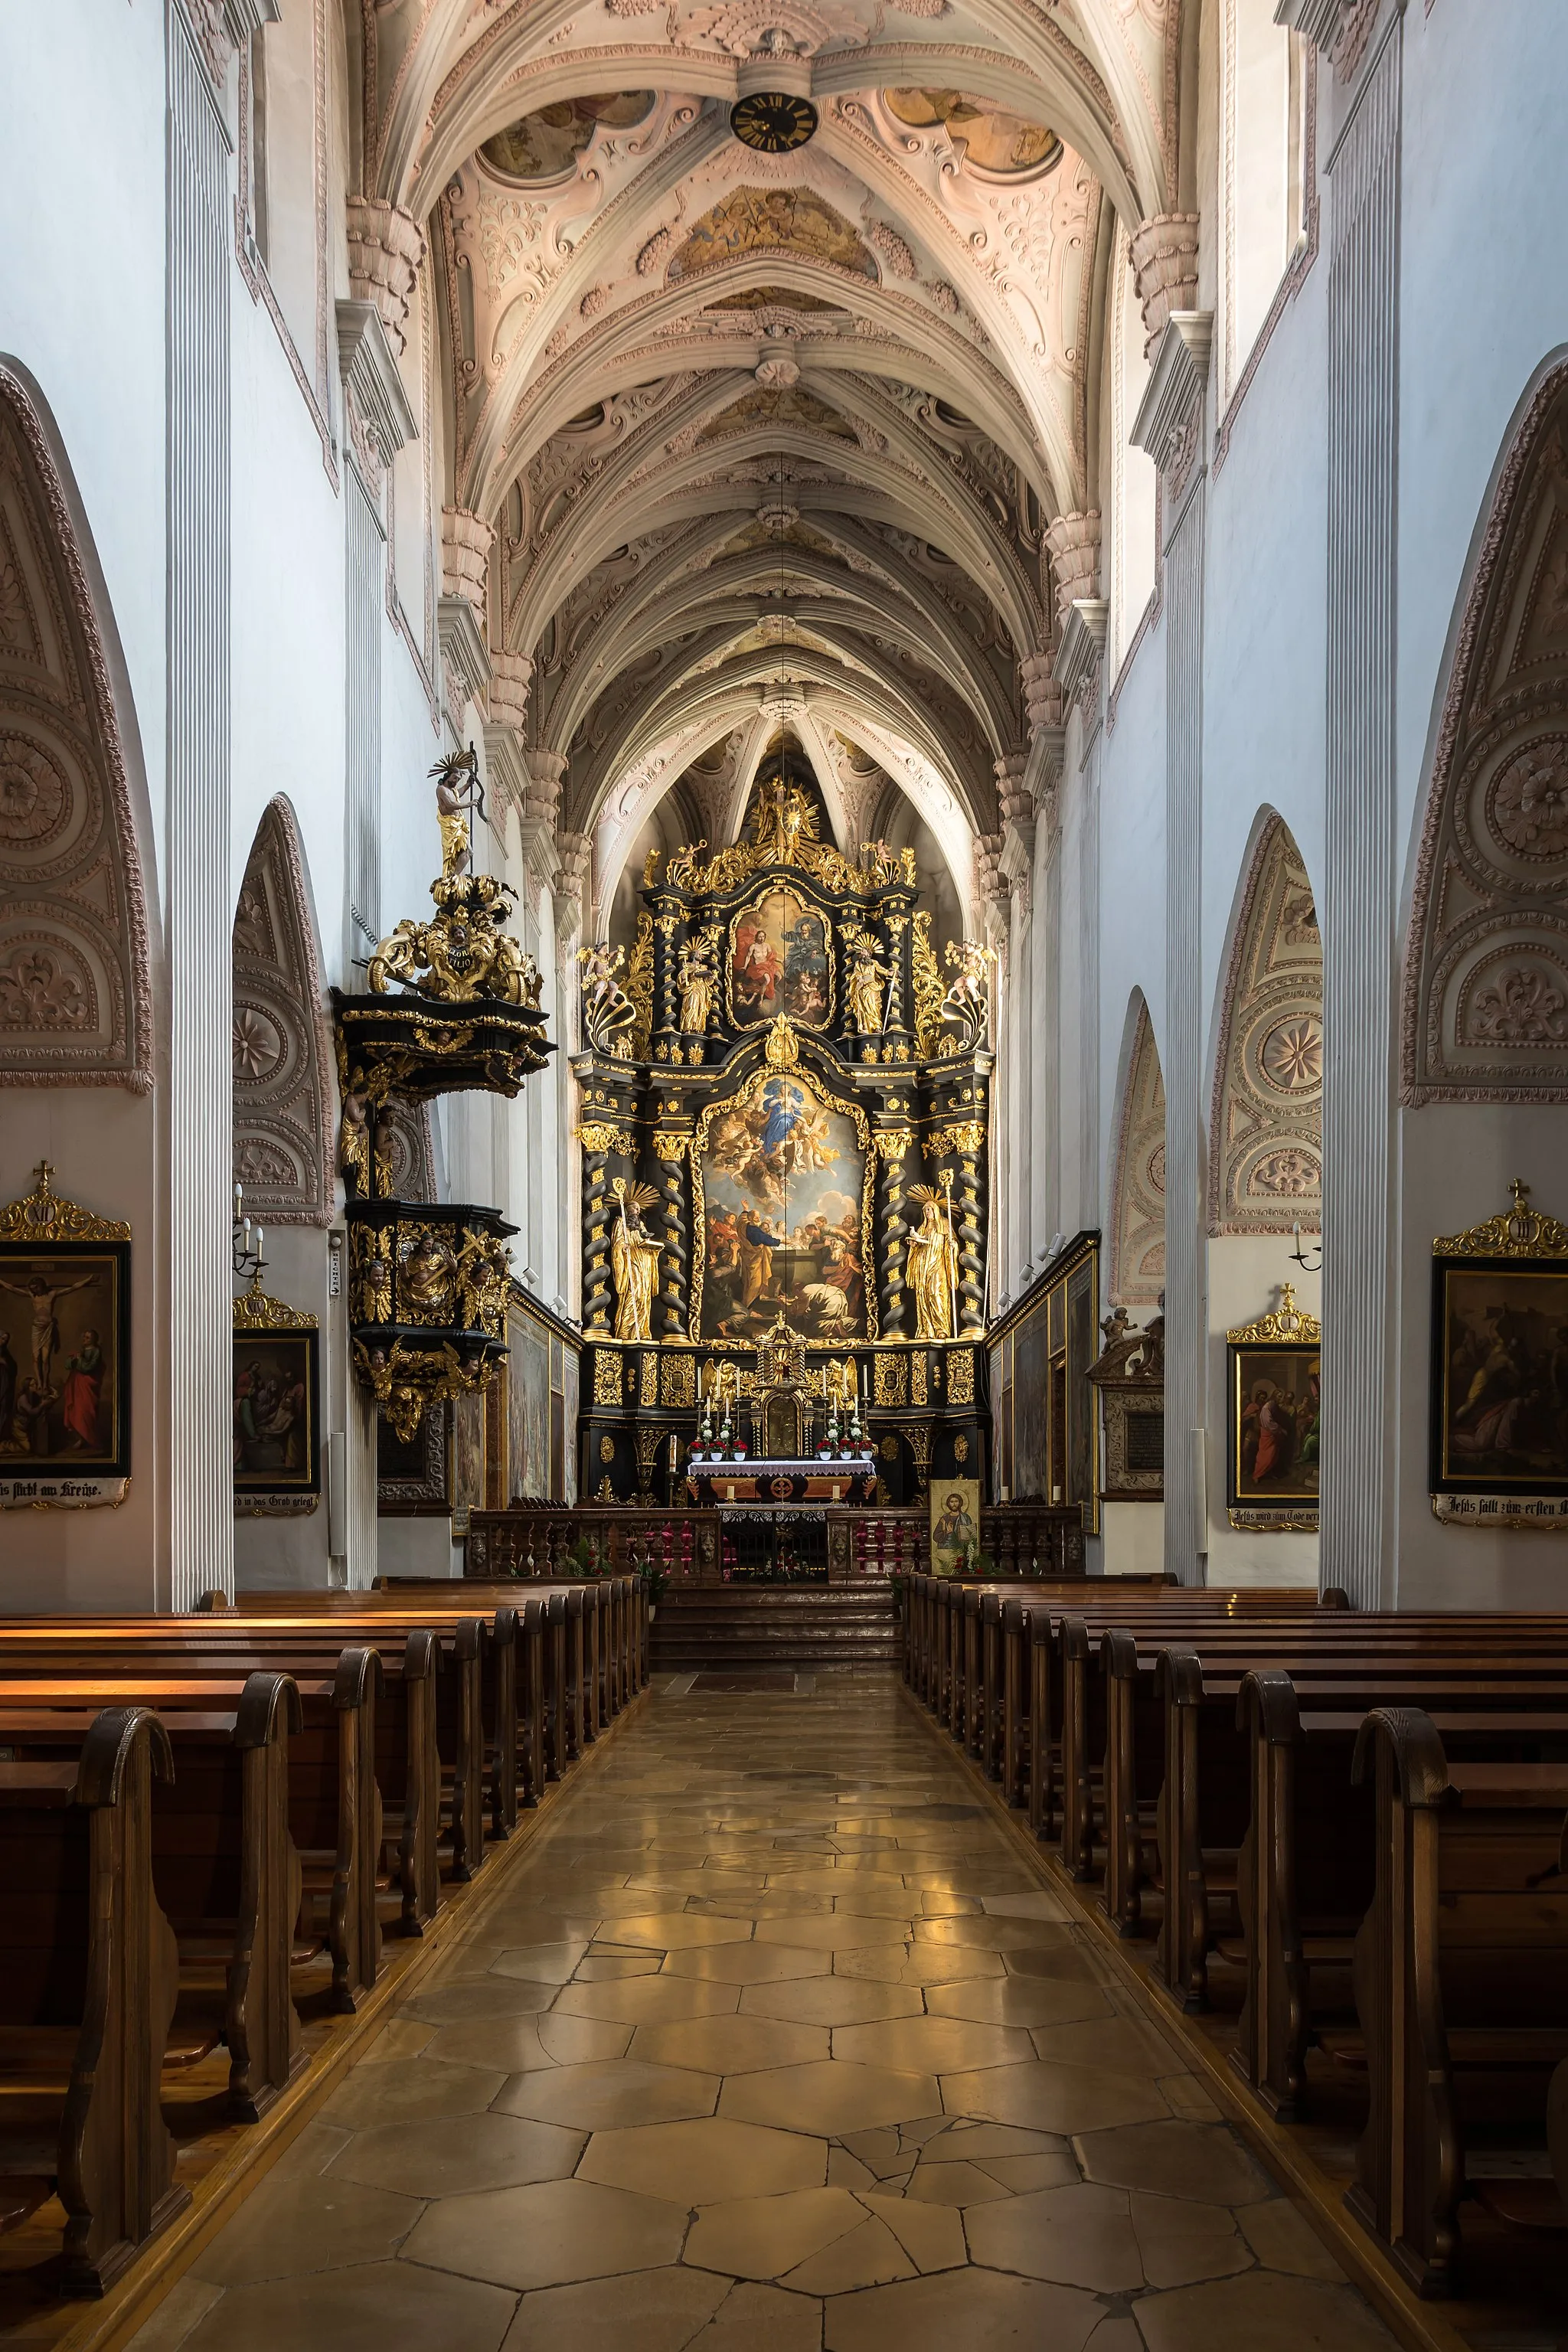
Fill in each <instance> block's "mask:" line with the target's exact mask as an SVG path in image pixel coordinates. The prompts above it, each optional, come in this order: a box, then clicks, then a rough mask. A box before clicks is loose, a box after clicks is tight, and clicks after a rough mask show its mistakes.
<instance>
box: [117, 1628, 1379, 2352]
mask: <svg viewBox="0 0 1568 2352" xmlns="http://www.w3.org/2000/svg"><path fill="white" fill-rule="evenodd" d="M778 1681H779V1678H778V1677H773V1678H761V1679H760V1683H759V1686H757V1687H755V1688H751V1689H748V1687H747V1686H746V1685H745V1683H744V1680H743V1679H742V1680H740V1681H739V1682H738V1681H737V1678H736V1677H734V1676H731V1675H726V1676H723V1677H715V1678H712V1679H711V1680H710V1678H709V1677H706V1676H701V1675H699V1676H698V1677H696V1678H695V1680H693V1679H692V1678H691V1677H689V1676H681V1677H679V1678H666V1680H665V1682H664V1684H663V1685H662V1686H658V1685H656V1687H655V1689H654V1691H653V1693H652V1694H651V1697H650V1701H649V1704H648V1705H647V1706H646V1707H645V1708H644V1709H643V1710H642V1711H641V1713H640V1714H639V1716H638V1717H637V1719H636V1720H635V1721H634V1722H633V1723H632V1724H630V1725H629V1726H627V1727H625V1729H624V1730H623V1731H622V1732H621V1733H620V1734H618V1735H617V1737H616V1742H615V1745H614V1748H613V1749H612V1751H611V1752H610V1754H609V1755H608V1756H607V1757H606V1758H605V1759H604V1760H603V1761H602V1763H601V1764H600V1765H599V1766H598V1767H597V1768H596V1769H595V1770H594V1771H593V1772H591V1773H590V1774H588V1775H586V1776H585V1778H584V1782H583V1785H581V1786H580V1787H577V1788H574V1789H570V1790H567V1791H566V1792H565V1793H564V1795H563V1800H562V1801H561V1804H560V1806H559V1809H558V1810H557V1811H555V1812H554V1813H553V1816H552V1819H551V1820H550V1822H549V1823H548V1826H547V1827H546V1828H545V1829H544V1830H543V1832H542V1835H541V1836H540V1838H539V1840H538V1842H537V1843H536V1844H535V1845H534V1846H533V1847H532V1849H531V1853H530V1854H529V1856H528V1858H527V1860H526V1861H525V1862H524V1864H522V1866H521V1869H519V1870H518V1871H517V1873H516V1874H515V1875H514V1876H513V1877H512V1878H511V1879H510V1883H509V1885H508V1886H507V1888H506V1891H505V1894H504V1895H503V1897H502V1899H501V1900H500V1903H499V1905H498V1906H495V1907H493V1908H492V1909H490V1910H489V1913H488V1914H487V1915H486V1916H485V1917H484V1918H483V1919H482V1920H481V1921H480V1922H479V1923H478V1925H477V1927H476V1933H478V1932H481V1931H482V1933H483V1935H484V1937H485V1940H484V1941H483V1942H482V1943H479V1942H478V1941H472V1940H469V1941H465V1942H463V1943H461V1944H459V1945H458V1946H457V1947H455V1948H454V1949H453V1951H452V1952H451V1953H450V1954H449V1955H448V1956H446V1957H445V1958H444V1960H443V1963H442V1965H441V1968H440V1970H439V1974H438V1976H437V1977H436V1978H434V1979H426V1982H425V1984H424V1985H423V1986H422V1987H421V1988H420V1990H418V1991H416V1993H415V1994H414V1995H413V1997H412V1998H411V1999H410V2000H408V2001H407V2002H406V2004H405V2006H404V2008H403V2010H402V2011H400V2013H399V2015H398V2016H397V2018H396V2019H395V2021H394V2022H392V2023H391V2024H390V2025H389V2026H388V2027H387V2029H386V2030H385V2031H384V2032H383V2033H382V2035H381V2036H380V2038H379V2039H378V2040H377V2041H376V2042H375V2043H374V2045H373V2046H372V2048H371V2050H370V2052H369V2053H368V2054H367V2056H366V2057H365V2059H364V2060H363V2062H362V2063H360V2064H359V2065H358V2066H356V2067H355V2069H354V2070H353V2074H351V2075H350V2076H349V2078H348V2080H347V2081H346V2082H345V2083H344V2084H342V2087H341V2088H340V2089H339V2090H338V2091H337V2092H336V2093H335V2094H334V2095H333V2097H332V2098H331V2101H330V2102H329V2103H328V2104H327V2105H326V2106H325V2107H324V2108H323V2109H322V2111H321V2115H320V2116H319V2118H318V2120H316V2121H315V2122H313V2123H312V2124H310V2126H308V2127H307V2128H306V2130H305V2131H304V2133H303V2134H302V2135H301V2137H300V2139H299V2140H297V2141H296V2143H295V2145H294V2146H293V2147H292V2148H291V2149H290V2150H289V2153H288V2155H287V2156H286V2157H285V2158H283V2159H282V2161H281V2162H280V2163H279V2165H278V2167H277V2168H276V2169H275V2170H274V2171H273V2172H271V2173H270V2174H269V2175H268V2178H267V2179H266V2180H265V2181H264V2182H263V2183H262V2184H261V2186H260V2187H259V2188H258V2189H257V2191H256V2192H255V2194H254V2195H253V2196H251V2197H250V2199H249V2200H247V2203H246V2205H245V2206H244V2208H243V2210H241V2211H240V2213H239V2214H238V2215H237V2218H236V2219H235V2220H234V2221H231V2222H230V2223H229V2224H228V2226H227V2227H226V2229H225V2230H224V2231H222V2232H221V2234H220V2235H219V2236H218V2237H217V2238H216V2240H215V2241H214V2242H213V2243H212V2245H211V2246H210V2247H208V2249H207V2250H206V2252H205V2253H204V2254H203V2256H202V2257H201V2259H200V2260H199V2262H198V2263H196V2265H195V2270H194V2271H193V2272H191V2273H188V2274H187V2276H186V2277H185V2278H184V2279H183V2280H182V2281H181V2282H180V2284H179V2285H178V2286H177V2287H176V2288H175V2289H174V2293H173V2294H172V2295H171V2296H170V2297H169V2299H168V2301H167V2302H166V2303H165V2304H164V2305H163V2307H162V2308H161V2309H160V2311H159V2312H158V2313H157V2314H156V2315H154V2317H153V2319H152V2320H151V2321H149V2322H148V2324H147V2325H146V2326H144V2327H143V2328H142V2331H141V2333H140V2335H139V2336H137V2337H136V2338H135V2339H134V2341H135V2344H136V2347H138V2352H174V2347H176V2346H180V2347H184V2352H280V2347H291V2352H318V2347H320V2352H362V2347H363V2352H371V2347H375V2352H384V2347H387V2346H390V2345H394V2344H399V2343H405V2342H406V2343H408V2344H411V2345H416V2346H417V2347H419V2352H498V2347H504V2352H521V2347H524V2346H527V2347H549V2346H555V2345H560V2346H562V2347H570V2352H678V2347H688V2346H689V2347H692V2352H994V2347H1003V2346H1017V2347H1023V2346H1026V2345H1027V2346H1029V2347H1048V2352H1083V2347H1092V2352H1232V2347H1242V2346H1247V2347H1254V2346H1259V2347H1268V2352H1305V2347H1333V2352H1363V2347H1373V2346H1376V2347H1380V2352H1386V2347H1388V2346H1389V2345H1390V2344H1391V2342H1392V2339H1391V2338H1390V2337H1389V2336H1387V2334H1386V2333H1385V2331H1384V2328H1383V2326H1381V2324H1380V2323H1379V2321H1378V2320H1377V2319H1376V2318H1375V2316H1374V2315H1373V2313H1372V2311H1371V2310H1370V2308H1369V2307H1368V2305H1366V2304H1365V2303H1364V2302H1363V2300H1362V2298H1361V2296H1360V2295H1359V2294H1357V2293H1356V2292H1355V2290H1354V2289H1352V2287H1351V2286H1349V2285H1348V2284H1346V2283H1345V2282H1344V2280H1343V2278H1342V2274H1341V2273H1340V2272H1339V2271H1338V2269H1337V2268H1336V2266H1335V2264H1334V2263H1333V2262H1332V2260H1331V2257H1330V2256H1329V2255H1328V2253H1327V2252H1325V2251H1324V2249H1323V2247H1322V2246H1321V2244H1320V2242H1319V2241H1318V2239H1317V2238H1316V2237H1315V2236H1314V2235H1313V2234H1312V2232H1311V2231H1310V2230H1309V2229H1308V2227H1307V2225H1306V2224H1305V2222H1304V2221H1302V2220H1301V2218H1300V2215H1299V2213H1298V2212H1297V2210H1296V2209H1295V2208H1294V2206H1293V2205H1291V2204H1290V2203H1289V2201H1288V2200H1286V2198H1284V2197H1283V2196H1282V2195H1281V2194H1280V2193H1279V2190H1278V2189H1276V2188H1275V2186H1274V2184H1273V2183H1272V2182H1271V2181H1270V2180H1269V2179H1268V2177H1267V2176H1266V2175H1265V2174H1264V2173H1263V2172H1261V2171H1260V2170H1259V2169H1258V2166H1257V2165H1256V2163H1255V2162H1254V2161H1253V2159H1252V2158H1251V2157H1250V2156H1249V2155H1248V2154H1247V2151H1246V2149H1245V2148H1244V2147H1243V2146H1242V2144H1241V2143H1240V2141H1239V2140H1238V2139H1237V2137H1235V2136H1234V2135H1233V2134H1232V2133H1231V2131H1230V2130H1229V2129H1228V2128H1227V2127H1226V2126H1225V2125H1224V2124H1223V2123H1221V2121H1220V2120H1219V2117H1218V2115H1217V2112H1216V2110H1215V2107H1214V2106H1213V2105H1212V2104H1211V2102H1210V2100H1209V2098H1208V2096H1207V2095H1206V2093H1205V2090H1204V2088H1203V2087H1202V2084H1200V2083H1199V2081H1198V2080H1196V2079H1195V2078H1194V2075H1193V2074H1191V2073H1190V2072H1189V2070H1188V2069H1187V2067H1186V2066H1185V2065H1184V2063H1183V2059H1182V2056H1181V2054H1180V2053H1179V2051H1178V2049H1177V2047H1176V2046H1175V2044H1174V2043H1173V2042H1168V2041H1167V2040H1166V2039H1165V2038H1164V2036H1163V2034H1162V2033H1161V2032H1160V2031H1159V2030H1158V2028H1157V2026H1156V2025H1154V2024H1153V2023H1152V2022H1151V2021H1149V2019H1148V2018H1147V2017H1146V2015H1145V2014H1144V2013H1143V2011H1142V2009H1141V2008H1140V2006H1139V2005H1138V2004H1137V2002H1136V2001H1135V2000H1134V1998H1133V1997H1132V1996H1131V1995H1130V1994H1129V1993H1128V1992H1127V1991H1126V1990H1124V1989H1123V1988H1122V1987H1121V1984H1120V1983H1119V1982H1118V1981H1117V1980H1116V1979H1113V1978H1112V1977H1110V1974H1109V1973H1108V1971H1107V1969H1105V1967H1104V1965H1103V1964H1102V1961H1101V1959H1100V1956H1099V1954H1098V1953H1097V1951H1096V1948H1095V1945H1094V1943H1093V1941H1092V1940H1091V1939H1090V1938H1089V1937H1087V1936H1086V1935H1085V1933H1084V1932H1083V1931H1082V1930H1080V1929H1079V1928H1078V1927H1074V1926H1072V1925H1070V1924H1069V1923H1068V1919H1067V1917H1066V1915H1065V1913H1064V1911H1063V1909H1062V1906H1060V1905H1059V1904H1058V1902H1057V1901H1056V1899H1055V1898H1054V1897H1053V1896H1052V1895H1051V1894H1049V1893H1048V1892H1047V1891H1043V1890H1042V1888H1041V1887H1040V1886H1039V1885H1038V1884H1037V1880H1036V1879H1035V1877H1034V1876H1033V1875H1032V1874H1031V1873H1030V1872H1029V1870H1028V1869H1027V1867H1026V1866H1025V1865H1024V1864H1023V1863H1022V1861H1021V1859H1020V1858H1019V1856H1018V1854H1017V1853H1016V1849H1015V1848H1014V1847H1013V1845H1012V1844H1011V1843H1010V1842H1009V1840H1008V1837H1007V1835H1006V1832H1005V1830H1004V1829H1003V1828H1002V1827H1001V1825H1000V1824H999V1823H998V1822H997V1821H996V1820H995V1819H994V1817H993V1816H992V1815H991V1814H990V1812H989V1811H988V1809H987V1808H986V1807H985V1806H984V1804H983V1803H981V1802H980V1801H978V1800H977V1799H976V1796H975V1793H974V1790H973V1785H972V1783H971V1782H970V1781H969V1780H968V1779H967V1778H966V1777H965V1775H964V1773H963V1769H961V1768H960V1767H959V1765H958V1764H957V1763H956V1761H955V1760H954V1759H953V1758H952V1755H951V1753H950V1751H949V1750H948V1749H947V1748H946V1746H945V1744H944V1742H943V1740H942V1736H941V1735H940V1734H939V1733H937V1732H936V1731H934V1730H933V1729H932V1728H931V1727H930V1726H928V1725H927V1724H926V1723H925V1722H924V1721H923V1720H922V1719H921V1717H920V1716H918V1715H917V1713H916V1712H915V1710H914V1709H913V1707H911V1706H909V1705H908V1704H907V1702H906V1701H905V1700H904V1699H903V1698H902V1696H901V1695H900V1690H899V1687H898V1685H897V1681H896V1679H895V1677H894V1676H893V1675H891V1674H890V1673H889V1674H886V1675H868V1674H852V1673H842V1674H839V1673H822V1672H819V1673H817V1674H816V1675H815V1677H812V1676H802V1677H800V1678H799V1680H798V1683H797V1684H796V1685H795V1686H794V1687H790V1688H784V1689H780V1688H779V1687H777V1685H778ZM715 1685H716V1686H715Z"/></svg>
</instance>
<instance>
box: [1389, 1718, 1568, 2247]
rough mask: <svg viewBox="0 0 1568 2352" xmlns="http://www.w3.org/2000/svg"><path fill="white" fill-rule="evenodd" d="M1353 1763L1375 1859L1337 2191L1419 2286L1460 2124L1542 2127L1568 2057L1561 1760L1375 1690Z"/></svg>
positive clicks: (1456, 2238)
mask: <svg viewBox="0 0 1568 2352" xmlns="http://www.w3.org/2000/svg"><path fill="white" fill-rule="evenodd" d="M1352 1775H1353V1779H1354V1780H1356V1781H1358V1782H1363V1781H1364V1782H1368V1783H1370V1784H1371V1785H1372V1787H1373V1795H1374V1803H1375V1808H1376V1856H1377V1875H1376V1884H1375V1888H1374V1891H1373V1901H1372V1906H1371V1907H1370V1909H1369V1910H1368V1912H1367V1915H1366V1917H1365V1919H1364V1920H1363V1923H1362V1926H1361V1928H1360V1930H1359V1932H1358V1934H1357V1936H1356V1941H1355V1959H1354V1973H1355V1994H1356V2008H1357V2011H1358V2014H1359V2016H1360V2019H1361V2023H1362V2028H1363V2032H1364V2035H1365V2040H1366V2063H1367V2077H1368V2091H1369V2097H1368V2116H1367V2126H1366V2130H1365V2132H1364V2133H1363V2136H1362V2139H1361V2142H1360V2145H1359V2146H1358V2147H1357V2150H1356V2177H1355V2182H1354V2185H1353V2187H1352V2189H1351V2190H1350V2192H1349V2194H1348V2196H1347V2198H1346V2200H1345V2201H1346V2203H1347V2204H1348V2205H1349V2207H1350V2210H1352V2213H1354V2214H1355V2215H1356V2216H1357V2217H1358V2219H1359V2220H1361V2221H1363V2223H1364V2224H1365V2226H1366V2227H1367V2228H1368V2229H1369V2230H1371V2231H1373V2232H1374V2233H1375V2234H1376V2235H1377V2236H1378V2237H1379V2238H1381V2239H1383V2240H1384V2242H1387V2243H1388V2244H1389V2245H1390V2246H1391V2248H1392V2250H1393V2253H1394V2260H1395V2261H1396V2263H1398V2264H1399V2266H1400V2268H1401V2269H1402V2270H1403V2271H1404V2272H1405V2275H1406V2276H1407V2277H1408V2278H1409V2279H1410V2280H1411V2282H1412V2284H1414V2285H1415V2287H1416V2289H1417V2290H1418V2292H1420V2293H1421V2294H1449V2293H1452V2292H1453V2290H1454V2288H1455V2287H1456V2285H1457V2284H1458V2278H1459V2262H1460V2231H1459V2206H1460V2201H1461V2200H1462V2198H1463V2196H1464V2194H1465V2187H1466V2155H1467V2147H1468V2139H1469V2135H1470V2133H1471V2131H1472V2130H1473V2129H1474V2128H1475V2127H1476V2126H1477V2125H1478V2124H1479V2123H1481V2122H1486V2123H1489V2124H1490V2125H1491V2126H1492V2128H1493V2130H1494V2132H1495V2131H1496V2129H1497V2128H1498V2126H1512V2127H1513V2129H1514V2130H1515V2131H1516V2132H1521V2131H1522V2133H1523V2135H1524V2136H1526V2137H1529V2138H1531V2139H1532V2140H1533V2141H1534V2142H1535V2144H1536V2145H1538V2146H1539V2145H1541V2144H1542V2143H1543V2142H1544V2141H1545V2139H1546V2136H1547V2129H1548V2098H1549V2095H1551V2091H1552V2084H1553V2078H1554V2076H1555V2074H1556V2070H1557V2069H1558V2068H1559V2067H1560V2066H1561V2065H1562V2064H1563V2062H1564V2060H1565V2059H1568V1879H1565V1878H1564V1876H1563V1864H1564V1861H1565V1860H1568V1851H1565V1849H1568V1835H1565V1820H1568V1763H1564V1762H1556V1763H1533V1764H1531V1763H1490V1762H1463V1763H1461V1762H1458V1761H1455V1760H1452V1759H1449V1758H1448V1757H1447V1755H1446V1754H1445V1751H1444V1746H1443V1741H1442V1739H1441V1738H1440V1737H1439V1735H1438V1732H1437V1730H1436V1726H1435V1725H1434V1724H1433V1723H1432V1721H1431V1720H1430V1718H1429V1717H1426V1715H1424V1714H1423V1713H1422V1712H1421V1711H1420V1710H1419V1709H1416V1708H1376V1709H1374V1710H1373V1713H1372V1714H1371V1715H1369V1716H1368V1717H1367V1719H1366V1722H1365V1724H1364V1726H1363V1729H1362V1733H1361V1736H1360V1738H1358V1741H1357V1744H1356V1751H1355V1759H1354V1764H1353V1768H1352ZM1561 2095H1562V2094H1561V2091H1560V2090H1559V2092H1558V2097H1559V2099H1561ZM1558 2221H1559V2226H1562V2225H1563V2222H1565V2221H1568V2209H1563V2210H1562V2211H1561V2212H1560V2214H1559V2216H1558Z"/></svg>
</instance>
